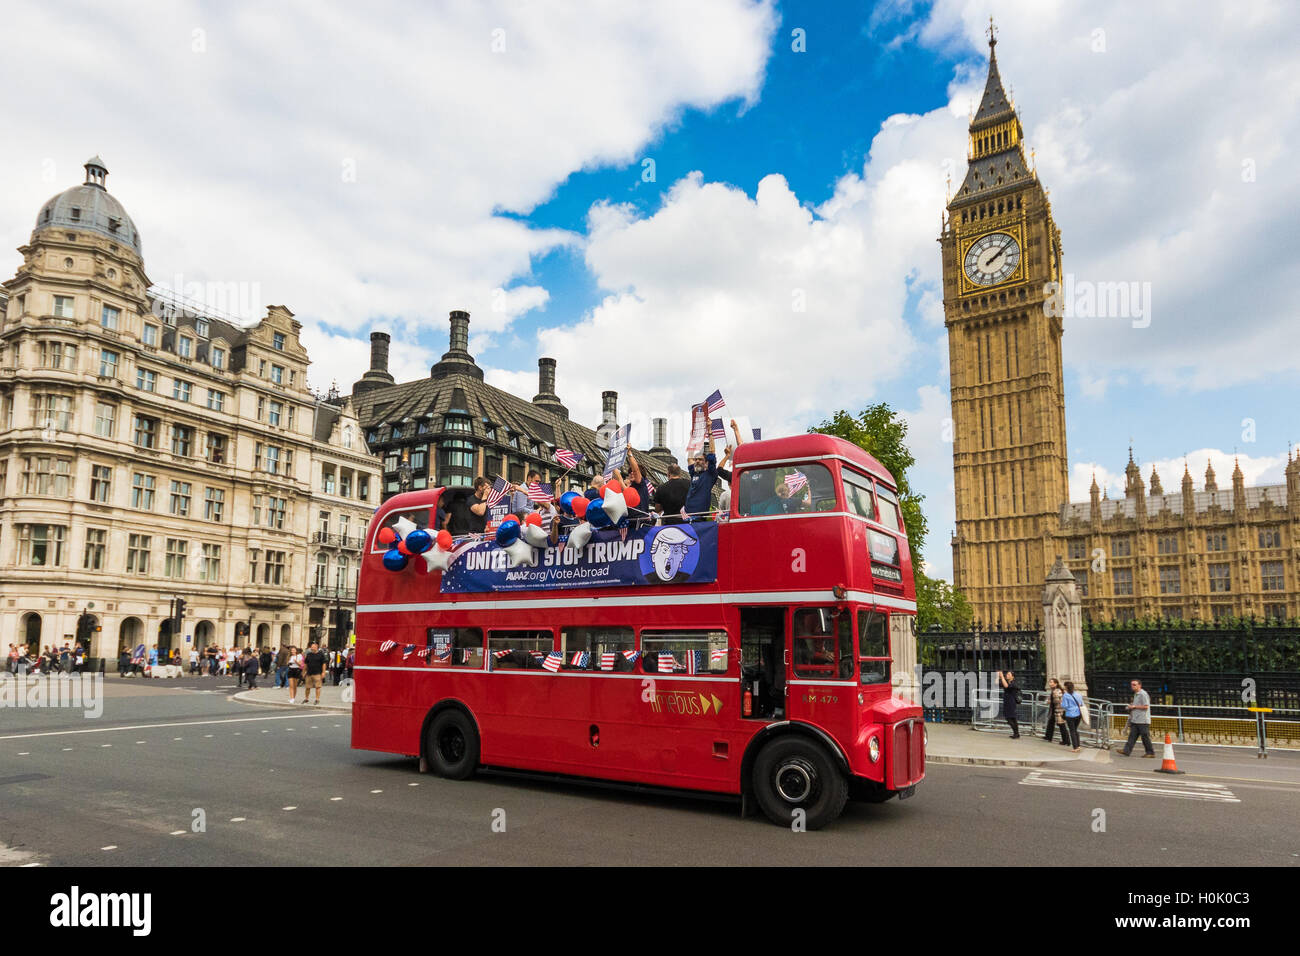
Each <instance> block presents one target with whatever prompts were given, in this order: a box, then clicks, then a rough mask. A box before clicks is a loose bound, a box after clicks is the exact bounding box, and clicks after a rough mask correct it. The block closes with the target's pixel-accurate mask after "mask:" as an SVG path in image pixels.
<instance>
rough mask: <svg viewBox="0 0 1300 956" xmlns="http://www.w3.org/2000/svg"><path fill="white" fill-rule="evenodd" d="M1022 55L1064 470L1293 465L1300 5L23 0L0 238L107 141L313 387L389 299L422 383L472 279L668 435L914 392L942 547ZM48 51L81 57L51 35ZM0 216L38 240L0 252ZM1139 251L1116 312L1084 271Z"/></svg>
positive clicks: (168, 273)
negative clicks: (999, 126)
mask: <svg viewBox="0 0 1300 956" xmlns="http://www.w3.org/2000/svg"><path fill="white" fill-rule="evenodd" d="M990 15H992V16H993V17H994V18H995V20H996V23H997V29H998V41H999V42H998V47H997V52H998V62H999V66H1000V70H1001V74H1002V77H1003V80H1004V82H1006V83H1007V84H1008V86H1009V87H1010V88H1011V92H1012V94H1013V96H1014V99H1015V102H1016V106H1017V108H1018V110H1019V112H1020V116H1021V120H1022V122H1023V124H1024V128H1025V134H1026V140H1027V143H1028V144H1029V146H1030V147H1031V148H1032V149H1033V157H1034V161H1035V163H1036V167H1037V171H1038V175H1039V177H1040V179H1041V181H1042V182H1043V183H1044V185H1045V186H1046V187H1047V188H1048V189H1049V190H1050V198H1051V202H1052V209H1053V213H1054V215H1055V218H1056V222H1057V225H1058V226H1059V227H1060V229H1061V233H1062V240H1063V247H1064V266H1065V271H1066V273H1067V276H1069V281H1070V282H1071V283H1072V285H1071V286H1070V287H1069V288H1071V289H1072V290H1074V295H1072V297H1071V300H1070V306H1069V307H1070V311H1069V312H1067V316H1066V321H1065V335H1064V340H1063V351H1064V374H1065V388H1066V424H1067V436H1068V449H1069V458H1070V469H1071V475H1070V477H1071V498H1072V499H1074V500H1083V499H1086V498H1087V488H1088V485H1089V483H1090V482H1091V480H1092V476H1093V475H1094V474H1095V475H1096V477H1097V480H1098V482H1099V483H1101V484H1103V486H1105V487H1106V488H1107V490H1108V493H1109V494H1111V495H1117V494H1122V493H1123V492H1122V489H1123V471H1124V466H1125V464H1126V463H1127V461H1128V454H1129V448H1130V446H1131V447H1132V449H1133V454H1134V457H1135V459H1136V460H1137V461H1138V462H1139V464H1141V465H1142V467H1143V475H1144V477H1149V474H1150V469H1151V467H1152V466H1154V467H1156V468H1157V469H1158V471H1159V474H1160V476H1161V479H1162V481H1163V483H1164V485H1165V487H1166V489H1167V490H1173V489H1175V488H1177V486H1178V483H1179V480H1180V479H1181V476H1182V470H1183V467H1184V461H1186V464H1187V466H1188V467H1189V468H1190V470H1191V472H1192V474H1193V475H1194V477H1195V478H1196V481H1197V486H1198V487H1199V486H1200V483H1201V481H1202V480H1203V477H1202V476H1203V474H1204V471H1205V466H1206V464H1207V462H1212V463H1213V465H1214V468H1215V470H1216V472H1217V473H1218V476H1219V479H1220V481H1221V482H1223V481H1224V480H1225V479H1227V478H1228V476H1229V475H1230V474H1231V471H1232V468H1233V461H1234V457H1235V458H1236V459H1237V461H1239V462H1240V464H1241V468H1242V471H1243V473H1244V474H1245V477H1246V482H1247V484H1263V483H1272V482H1278V481H1280V480H1281V479H1282V468H1283V467H1284V465H1285V462H1286V455H1287V453H1288V443H1289V442H1292V441H1297V440H1300V424H1298V423H1297V421H1296V413H1295V409H1296V408H1297V404H1298V402H1297V399H1300V379H1298V378H1297V371H1298V370H1300V332H1297V327H1298V326H1297V315H1296V312H1297V307H1296V305H1295V300H1294V295H1293V290H1294V289H1295V288H1297V285H1300V283H1298V281H1297V280H1300V258H1298V257H1296V256H1295V255H1294V252H1293V249H1292V247H1291V242H1294V241H1295V239H1296V237H1297V233H1298V232H1300V227H1297V225H1296V221H1295V211H1296V210H1297V209H1300V177H1297V176H1296V175H1295V173H1294V171H1293V169H1292V168H1291V163H1290V160H1291V158H1292V157H1293V156H1294V155H1296V150H1297V147H1300V114H1297V112H1296V111H1295V109H1294V107H1293V104H1294V103H1295V102H1297V101H1300V69H1297V66H1298V65H1300V63H1298V62H1297V61H1298V60H1300V53H1297V50H1300V42H1297V41H1298V40H1300V5H1296V4H1288V3H1284V2H1277V3H1269V2H1248V0H1242V2H1232V3H1229V2H1215V0H1203V2H1200V3H1198V4H1197V5H1196V6H1195V14H1194V15H1191V13H1190V11H1189V8H1188V7H1187V6H1186V5H1185V4H1182V3H1177V2H1155V0H1153V2H1148V3H1144V4H1131V3H1127V2H1122V0H1090V2H1086V3H1085V2H1079V3H1066V2H1052V0H1023V2H1012V0H1005V2H1004V0H996V2H990V0H981V2H965V0H951V2H943V0H940V2H935V3H919V2H915V3H914V2H906V0H894V2H885V3H879V4H876V5H874V6H872V5H869V4H859V3H829V2H784V3H777V2H774V0H762V2H754V0H713V2H710V3H707V4H700V3H698V2H693V0H691V2H687V0H682V2H671V0H658V2H654V3H644V4H642V3H619V4H608V3H594V2H593V3H589V4H582V3H577V2H575V3H567V4H523V3H509V2H500V3H493V2H460V3H439V4H414V3H385V2H377V3H368V4H365V5H358V4H343V3H332V2H327V3H320V2H310V3H309V2H305V0H302V2H277V3H273V4H254V3H228V4H226V3H223V4H214V3H194V2H188V3H187V2H176V3H167V4H162V3H141V4H135V5H130V6H126V7H117V8H113V9H109V8H108V7H105V6H103V5H102V4H79V3H66V2H58V0H55V2H42V3H25V2H21V0H20V2H18V3H10V4H8V5H7V7H6V24H7V27H8V32H9V33H10V35H11V36H23V37H26V38H28V40H27V41H26V42H22V43H15V44H10V45H9V46H7V47H6V52H5V56H4V57H3V58H2V59H0V97H3V111H2V112H0V115H2V116H3V117H4V119H5V127H6V137H5V148H4V149H3V150H0V176H3V181H4V184H5V188H4V189H3V190H0V257H3V256H4V255H7V256H8V257H9V261H8V263H5V262H3V261H0V272H3V273H4V274H5V275H12V274H13V272H14V271H15V270H16V269H17V267H18V265H19V263H20V261H21V259H20V256H19V255H18V253H17V252H16V251H12V250H15V249H16V248H17V247H18V246H20V245H22V244H24V243H25V242H26V241H27V240H28V238H29V236H30V230H31V227H32V224H33V223H34V221H35V218H36V214H37V211H38V210H39V209H40V208H41V206H42V204H43V203H44V202H45V200H46V199H48V198H49V197H50V196H52V195H54V194H55V193H57V192H59V191H61V190H62V189H65V188H67V187H69V186H72V185H75V184H77V183H80V182H81V181H82V179H83V177H84V173H83V170H82V169H81V164H82V163H84V162H85V160H86V159H87V158H88V157H90V156H92V155H95V154H98V155H99V156H101V157H103V159H104V161H105V163H106V165H107V167H108V169H109V179H108V188H109V190H110V192H112V193H113V194H114V195H115V196H117V198H118V199H119V200H121V201H122V202H123V204H124V205H125V207H126V209H127V210H128V212H129V213H130V214H131V216H132V218H133V219H134V221H135V223H136V226H137V228H138V229H139V231H140V234H141V236H142V239H143V247H144V248H143V251H144V257H145V266H146V270H147V272H148V274H149V276H150V278H151V280H152V281H153V282H154V283H155V284H156V285H158V286H162V287H169V288H173V289H177V290H180V291H182V292H185V293H187V294H189V295H190V296H191V297H194V298H199V299H202V300H206V301H208V303H209V304H210V305H212V306H216V307H220V308H222V309H223V310H224V311H227V312H230V313H232V314H234V315H236V316H239V317H241V318H244V319H248V320H256V319H257V318H259V317H260V316H261V315H263V314H265V307H266V306H267V305H269V304H283V305H285V306H287V307H288V308H289V309H290V310H292V311H293V312H294V313H295V315H296V316H297V318H298V319H299V320H300V321H301V322H302V323H303V340H304V343H305V344H306V346H307V348H308V350H309V353H310V355H311V356H312V359H313V366H312V370H311V375H310V380H311V384H312V385H313V386H314V387H316V388H319V389H327V388H329V386H330V384H331V383H333V382H337V383H338V384H339V386H340V387H341V388H342V390H343V391H344V392H346V391H348V390H349V388H350V385H351V383H352V382H354V381H355V380H356V379H357V378H359V377H360V375H361V373H362V372H363V371H364V370H365V369H366V368H367V366H368V353H369V346H368V337H369V333H370V331H372V330H384V331H388V332H390V333H391V334H392V336H393V346H392V359H391V370H392V371H393V373H394V375H395V376H397V378H398V380H399V381H405V380H410V379H412V378H416V377H421V376H424V375H427V374H428V369H429V366H430V365H431V364H433V362H435V361H437V359H438V357H439V356H440V355H441V354H442V353H443V352H444V351H445V350H446V348H447V331H448V323H447V314H448V312H450V311H451V310H454V309H464V310H466V311H468V312H470V314H471V322H470V332H471V340H470V348H471V351H472V352H473V354H474V356H475V358H476V360H477V361H478V363H479V364H480V365H481V366H482V367H483V368H484V370H485V373H486V376H487V380H488V381H489V382H491V383H493V384H496V385H499V386H501V387H503V388H507V389H509V390H511V391H514V392H516V393H517V394H520V395H523V396H525V397H531V396H532V395H533V394H534V393H535V392H536V391H537V359H538V357H539V356H542V355H546V356H550V357H553V358H555V359H556V360H557V362H558V370H557V391H558V393H559V395H560V397H561V399H562V400H563V401H564V402H565V404H566V405H568V407H569V408H570V411H571V414H572V415H573V417H574V418H575V419H577V420H579V421H583V422H586V423H587V424H590V425H594V424H596V422H597V421H598V420H599V418H600V393H601V392H602V391H603V390H605V389H614V390H616V391H618V393H619V417H620V419H621V420H622V421H624V422H631V423H632V424H633V426H634V433H633V442H634V443H635V444H641V445H648V444H650V441H649V438H650V436H649V431H648V429H649V422H650V420H651V419H652V418H654V417H665V418H667V419H668V420H669V437H670V442H669V444H670V445H671V446H672V447H673V448H674V449H676V450H678V451H679V452H680V450H681V448H682V446H683V445H684V443H685V429H686V423H687V421H688V417H689V408H690V406H691V404H692V403H694V402H698V401H701V400H702V399H703V398H704V396H706V395H707V394H709V393H710V392H711V391H712V390H714V389H715V388H716V389H720V390H721V391H722V393H723V396H724V397H725V399H726V401H727V410H728V413H729V414H731V415H736V416H740V417H742V418H743V419H746V420H748V421H749V422H750V423H751V424H753V425H757V426H760V427H762V429H763V434H764V436H765V437H772V436H776V435H782V434H794V433H798V432H801V431H804V430H806V429H807V428H809V427H810V426H812V425H815V424H817V423H819V422H821V421H822V420H824V419H826V418H829V417H830V416H831V415H832V414H833V413H834V412H835V411H836V410H838V409H847V410H849V411H851V412H855V411H858V410H861V409H862V408H864V407H865V406H866V405H867V404H870V403H875V402H881V401H883V402H887V403H889V404H890V405H891V406H892V407H894V408H896V409H898V410H900V412H901V413H903V414H904V415H905V417H906V419H907V421H908V423H909V441H910V445H911V449H912V451H913V453H914V454H915V456H916V458H917V464H916V466H915V470H914V473H913V475H912V476H911V477H912V484H913V487H914V488H916V489H917V490H918V491H920V492H922V493H923V494H924V495H925V497H926V502H925V508H926V511H927V514H928V516H929V520H930V527H931V538H930V540H929V541H928V542H927V547H926V549H925V555H926V558H927V560H928V564H929V568H928V569H929V570H930V571H931V573H933V574H936V575H938V576H941V577H950V575H951V563H950V562H951V556H950V554H949V549H948V548H947V546H946V545H947V537H948V535H949V534H950V533H951V530H952V527H953V500H952V454H951V448H952V446H951V429H950V427H949V423H948V419H949V417H950V411H949V396H948V368H947V361H948V359H947V340H946V335H945V331H944V327H943V310H942V290H941V285H940V262H939V247H938V243H937V241H936V240H937V238H938V234H939V230H940V222H941V213H942V210H943V208H944V206H945V201H946V196H947V190H948V181H949V179H951V180H952V181H953V182H954V185H955V184H957V183H960V181H961V179H962V176H963V175H964V172H965V164H966V159H965V149H966V142H967V140H966V128H967V125H968V121H969V111H970V109H971V108H972V106H973V104H974V103H975V102H977V101H978V98H979V95H980V92H981V91H982V89H983V85H984V79H985V76H986V71H987V54H988V46H987V39H986V37H985V33H984V31H985V30H986V28H987V26H988V18H989V16H990ZM52 51H57V59H58V64H57V69H52V67H53V64H52V61H51V56H52ZM3 250H11V251H10V252H8V253H5V252H3ZM1100 283H1126V284H1131V285H1128V286H1126V287H1128V288H1131V289H1132V292H1133V296H1132V299H1131V301H1130V305H1129V308H1128V309H1127V310H1126V311H1124V314H1123V315H1118V316H1112V317H1107V316H1104V315H1100V316H1099V315H1096V314H1095V313H1096V311H1097V310H1093V311H1092V313H1090V312H1089V309H1088V308H1087V300H1086V296H1085V293H1086V290H1088V289H1093V288H1096V287H1098V285H1099V284H1100Z"/></svg>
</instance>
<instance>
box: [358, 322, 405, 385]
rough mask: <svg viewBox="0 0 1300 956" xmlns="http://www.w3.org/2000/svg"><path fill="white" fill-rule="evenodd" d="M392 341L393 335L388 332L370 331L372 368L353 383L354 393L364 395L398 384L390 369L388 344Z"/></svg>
mask: <svg viewBox="0 0 1300 956" xmlns="http://www.w3.org/2000/svg"><path fill="white" fill-rule="evenodd" d="M391 341H392V337H391V336H390V335H389V334H388V333H387V332H371V333H370V370H369V371H367V372H366V373H365V374H364V375H362V376H361V378H360V380H359V381H357V382H355V383H353V385H352V394H353V395H362V394H364V393H366V392H370V391H373V390H374V389H377V388H386V387H387V386H389V385H395V384H396V382H395V381H394V380H393V376H392V375H391V374H389V371H388V346H389V343H390V342H391Z"/></svg>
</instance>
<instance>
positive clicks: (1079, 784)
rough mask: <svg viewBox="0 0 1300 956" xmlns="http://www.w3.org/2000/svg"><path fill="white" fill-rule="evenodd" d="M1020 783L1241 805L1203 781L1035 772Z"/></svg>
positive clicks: (1215, 785)
mask: <svg viewBox="0 0 1300 956" xmlns="http://www.w3.org/2000/svg"><path fill="white" fill-rule="evenodd" d="M1020 783H1021V784H1022V785H1024V786H1027V787H1058V788H1061V789H1065V790H1101V791H1106V792H1108V793H1133V794H1138V795H1140V796H1148V797H1173V798H1175V799H1179V800H1204V801H1209V802H1211V803H1241V800H1239V799H1238V798H1237V796H1236V795H1235V794H1234V793H1233V792H1232V791H1231V790H1229V789H1228V788H1227V787H1225V786H1223V785H1222V784H1219V783H1209V782H1207V781H1200V780H1170V779H1168V778H1164V779H1162V778H1160V777H1156V776H1152V777H1151V778H1146V777H1141V776H1137V775H1130V774H1105V773H1082V772H1079V771H1074V770H1049V769H1041V770H1034V771H1032V772H1031V773H1030V774H1029V775H1028V776H1026V777H1025V779H1024V780H1021V781H1020Z"/></svg>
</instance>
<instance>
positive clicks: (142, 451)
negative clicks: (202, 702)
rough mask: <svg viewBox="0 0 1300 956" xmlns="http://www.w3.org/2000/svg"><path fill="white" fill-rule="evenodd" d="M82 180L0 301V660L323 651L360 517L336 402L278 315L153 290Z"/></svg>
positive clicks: (131, 248) (354, 460)
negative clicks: (50, 654) (16, 652)
mask: <svg viewBox="0 0 1300 956" xmlns="http://www.w3.org/2000/svg"><path fill="white" fill-rule="evenodd" d="M85 170H86V176H85V181H84V182H83V183H81V184H80V185H76V186H73V187H71V188H69V189H66V190H64V191H63V192H61V193H59V194H58V195H56V196H54V197H52V198H51V199H49V200H48V201H46V202H45V203H43V204H42V205H41V207H40V209H39V211H38V212H37V215H36V224H35V228H34V229H33V231H32V235H31V239H30V240H29V241H28V243H27V244H26V245H24V246H21V247H20V248H19V250H18V251H19V252H20V253H21V254H22V257H23V261H22V264H21V266H20V267H19V268H18V271H17V272H16V274H15V275H14V276H13V278H11V279H9V280H8V281H7V282H4V283H3V284H2V285H0V649H5V648H7V647H8V645H9V644H10V643H25V644H28V645H30V646H35V647H37V648H41V647H45V646H47V645H54V644H62V643H63V642H64V641H65V640H66V641H69V642H71V641H73V640H77V639H80V640H83V641H84V642H85V643H86V644H87V646H88V648H89V652H90V655H91V656H92V657H106V658H109V659H110V660H112V659H114V658H115V657H116V654H117V652H118V649H119V648H120V647H123V646H128V647H134V646H136V645H138V644H145V645H148V646H152V645H157V646H158V647H159V648H161V649H170V648H176V649H179V650H180V651H181V652H182V654H184V655H187V654H188V650H189V648H190V646H192V645H198V646H200V647H202V646H205V645H207V644H212V643H215V644H219V645H221V646H225V647H229V646H231V645H234V644H238V645H246V644H254V645H264V646H267V647H270V646H273V645H282V644H285V643H294V644H299V645H303V644H305V643H306V642H307V640H308V639H309V638H310V637H311V636H313V633H312V628H313V625H315V626H316V627H318V628H320V630H319V631H318V634H319V636H321V637H326V636H329V635H328V634H327V633H325V630H324V627H323V625H326V624H328V623H329V621H330V619H331V618H332V617H333V616H334V615H335V614H336V613H337V612H338V611H339V610H342V609H343V608H345V607H350V606H351V604H352V601H353V599H354V594H355V575H356V567H357V563H358V562H357V559H358V558H359V554H360V543H359V542H360V536H361V534H362V533H363V529H364V525H365V522H366V520H367V519H368V518H369V516H370V514H371V513H373V510H374V507H375V505H376V504H377V503H378V500H379V499H378V496H379V468H378V461H377V459H376V458H375V457H374V456H373V455H372V454H371V453H370V451H369V449H367V448H366V446H365V440H364V435H363V432H362V431H361V428H360V424H359V422H358V421H357V419H356V416H355V414H354V413H353V410H352V407H351V405H350V404H349V403H347V402H346V401H344V400H340V399H337V398H335V399H334V400H332V401H331V400H321V399H319V398H318V397H317V396H315V395H313V394H312V393H311V392H310V391H309V390H308V388H307V368H308V361H309V360H308V356H307V352H306V350H305V349H304V348H303V347H302V345H301V343H300V341H299V331H300V329H301V325H300V323H299V322H297V321H296V320H295V319H294V317H293V313H292V312H290V311H289V310H288V309H287V308H285V307H284V306H278V305H277V306H270V307H269V308H268V309H267V312H266V315H265V316H264V317H263V318H262V319H261V320H260V321H258V322H256V323H255V324H251V325H250V324H247V323H244V322H241V321H237V320H235V319H233V318H231V317H229V316H227V315H224V314H222V313H220V312H218V311H216V310H214V309H211V308H208V307H207V306H204V305H200V304H197V303H190V302H186V301H184V300H181V299H179V298H178V297H175V296H170V295H163V294H161V293H159V292H158V291H157V290H153V289H152V288H151V285H152V284H151V282H150V280H149V278H148V275H147V274H146V272H145V264H144V259H143V242H142V239H141V235H140V231H139V229H138V228H137V227H136V224H135V222H134V221H133V220H132V218H131V216H130V215H128V214H127V211H126V209H125V208H124V206H123V205H122V203H121V202H120V201H119V200H118V199H117V198H116V197H115V196H113V195H112V194H111V193H110V192H109V191H108V188H107V180H108V169H107V167H106V166H105V164H104V162H103V160H101V159H100V158H99V157H98V156H96V157H94V158H93V159H91V160H89V161H87V162H86V164H85ZM322 558H323V559H324V561H323V564H324V566H323V567H322ZM178 599H179V600H182V601H184V602H185V612H184V615H183V617H180V616H174V615H173V611H174V609H175V603H174V602H175V601H177V600H178ZM111 667H112V665H111V664H110V669H111Z"/></svg>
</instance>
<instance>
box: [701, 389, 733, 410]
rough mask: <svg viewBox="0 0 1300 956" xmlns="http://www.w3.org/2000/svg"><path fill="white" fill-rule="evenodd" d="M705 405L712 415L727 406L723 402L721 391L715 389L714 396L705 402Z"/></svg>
mask: <svg viewBox="0 0 1300 956" xmlns="http://www.w3.org/2000/svg"><path fill="white" fill-rule="evenodd" d="M704 404H705V405H707V406H708V408H709V414H710V415H712V414H713V413H714V412H717V411H720V410H721V409H723V408H726V406H727V403H726V402H724V401H723V400H722V391H721V389H715V390H714V392H713V394H712V395H710V396H709V397H708V398H706V399H705V400H704Z"/></svg>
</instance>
